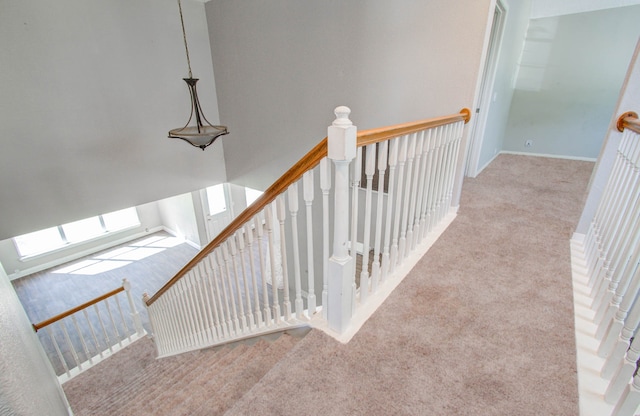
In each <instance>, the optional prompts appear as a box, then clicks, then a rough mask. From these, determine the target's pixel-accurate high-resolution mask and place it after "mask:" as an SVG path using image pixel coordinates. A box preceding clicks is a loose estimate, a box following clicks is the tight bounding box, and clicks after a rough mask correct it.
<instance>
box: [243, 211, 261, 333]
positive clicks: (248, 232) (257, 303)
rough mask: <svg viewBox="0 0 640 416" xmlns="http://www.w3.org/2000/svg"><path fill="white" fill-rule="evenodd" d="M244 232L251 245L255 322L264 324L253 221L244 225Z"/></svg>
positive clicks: (250, 259) (250, 261)
mask: <svg viewBox="0 0 640 416" xmlns="http://www.w3.org/2000/svg"><path fill="white" fill-rule="evenodd" d="M244 234H245V235H246V236H247V244H248V246H249V250H248V251H249V267H250V270H251V285H252V287H253V302H254V304H253V313H254V314H255V322H256V325H257V326H258V327H261V326H262V325H263V322H262V314H261V313H260V293H259V292H258V276H257V275H256V264H255V260H256V256H255V252H254V249H253V230H252V229H251V221H249V222H247V223H246V224H245V225H244Z"/></svg>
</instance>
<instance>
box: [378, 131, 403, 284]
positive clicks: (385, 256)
mask: <svg viewBox="0 0 640 416" xmlns="http://www.w3.org/2000/svg"><path fill="white" fill-rule="evenodd" d="M399 144H400V139H392V140H389V190H388V192H387V218H386V220H385V222H384V249H383V251H382V276H381V278H380V280H381V281H382V282H384V281H385V279H386V278H387V276H388V275H389V272H390V270H391V265H390V263H391V255H390V250H389V249H390V245H391V220H392V218H393V217H392V215H393V203H394V201H395V195H394V189H395V179H396V165H397V163H398V147H399Z"/></svg>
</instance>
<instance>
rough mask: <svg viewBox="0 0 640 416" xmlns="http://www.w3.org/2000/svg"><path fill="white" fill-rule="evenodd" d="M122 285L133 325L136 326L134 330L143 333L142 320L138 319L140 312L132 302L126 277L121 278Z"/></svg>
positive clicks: (139, 333) (129, 283)
mask: <svg viewBox="0 0 640 416" xmlns="http://www.w3.org/2000/svg"><path fill="white" fill-rule="evenodd" d="M122 287H123V288H124V291H125V293H126V294H127V301H128V302H129V311H130V312H131V319H133V325H134V326H135V327H136V332H137V333H138V335H139V336H142V334H144V329H142V320H141V319H140V313H138V310H137V309H136V305H135V303H133V297H131V282H129V281H128V280H127V279H122Z"/></svg>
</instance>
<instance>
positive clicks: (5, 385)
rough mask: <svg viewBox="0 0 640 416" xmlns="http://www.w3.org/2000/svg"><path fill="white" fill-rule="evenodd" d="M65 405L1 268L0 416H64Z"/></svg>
mask: <svg viewBox="0 0 640 416" xmlns="http://www.w3.org/2000/svg"><path fill="white" fill-rule="evenodd" d="M67 414H68V412H67V401H66V398H65V397H64V394H63V392H62V388H61V387H60V384H59V383H58V379H57V378H56V376H55V373H54V372H53V369H52V367H51V364H50V363H49V361H48V359H47V357H46V355H45V353H44V351H43V349H42V346H41V345H40V341H38V338H37V336H36V334H35V333H34V332H33V327H32V326H31V323H30V322H29V319H28V318H27V314H26V313H25V312H24V309H23V308H22V305H21V304H20V300H19V299H18V296H17V295H16V292H15V291H14V290H13V286H12V285H11V283H10V282H9V278H8V277H7V274H6V273H5V271H4V268H3V267H2V265H1V264H0V415H7V416H8V415H51V416H57V415H60V416H62V415H67Z"/></svg>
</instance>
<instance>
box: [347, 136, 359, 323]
mask: <svg viewBox="0 0 640 416" xmlns="http://www.w3.org/2000/svg"><path fill="white" fill-rule="evenodd" d="M352 169H353V180H352V181H351V244H350V251H349V254H350V255H351V257H352V258H353V263H352V267H353V270H352V271H351V279H352V281H351V295H352V296H353V298H352V299H351V307H352V308H353V309H352V310H351V314H353V313H354V312H355V307H356V291H357V285H356V259H357V258H358V214H359V213H360V211H359V208H358V203H359V202H360V180H361V179H362V148H361V147H358V148H357V149H356V160H355V163H353V164H352Z"/></svg>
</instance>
